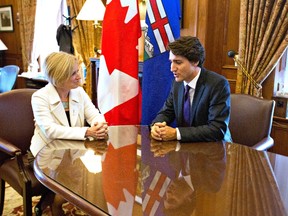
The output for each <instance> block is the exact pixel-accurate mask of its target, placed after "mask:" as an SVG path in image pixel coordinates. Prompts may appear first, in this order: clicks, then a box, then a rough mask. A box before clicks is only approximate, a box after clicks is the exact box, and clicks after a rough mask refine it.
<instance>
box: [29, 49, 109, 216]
mask: <svg viewBox="0 0 288 216" xmlns="http://www.w3.org/2000/svg"><path fill="white" fill-rule="evenodd" d="M44 71H45V75H46V77H47V78H48V81H49V83H48V84H47V85H46V86H45V87H43V88H41V89H39V90H37V91H36V92H35V93H34V94H33V95H32V100H31V103H32V109H33V114H34V120H35V130H34V135H33V137H32V140H31V146H30V151H31V153H32V155H31V153H30V159H31V160H30V162H31V161H32V160H33V156H35V155H36V154H37V153H38V152H39V151H40V150H41V148H43V146H45V145H46V144H48V143H50V142H52V141H53V140H55V139H70V140H71V139H72V140H85V139H86V138H90V137H92V138H95V139H104V138H106V137H107V133H108V126H107V123H106V121H105V118H104V116H103V115H101V114H100V112H99V110H98V109H97V108H96V107H95V106H94V104H93V103H92V101H91V99H90V98H89V96H88V95H87V93H86V92H85V91H84V89H83V88H82V87H81V78H82V77H81V74H80V73H79V64H78V60H77V58H76V57H75V56H74V55H71V54H68V53H65V52H53V53H51V54H50V55H48V56H47V58H46V59H45V61H44ZM86 122H87V123H88V124H89V126H86V125H87V124H85V123H86ZM55 199H56V196H55ZM55 199H54V201H55ZM39 205H41V202H40V204H39ZM39 205H37V206H38V207H37V208H36V209H35V210H36V211H38V212H39V214H38V215H41V209H42V208H41V206H39ZM61 205H62V203H61V202H59V204H58V207H57V206H56V207H55V209H54V210H55V211H54V210H53V207H52V213H53V211H54V213H53V215H61V213H60V212H59V211H60V210H61ZM57 208H58V210H59V209H60V210H59V211H58V210H57ZM57 211H58V212H57Z"/></svg>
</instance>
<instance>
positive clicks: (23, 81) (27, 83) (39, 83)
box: [16, 72, 48, 89]
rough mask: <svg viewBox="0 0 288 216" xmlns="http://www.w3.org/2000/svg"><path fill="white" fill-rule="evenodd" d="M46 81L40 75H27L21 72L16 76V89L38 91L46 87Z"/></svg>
mask: <svg viewBox="0 0 288 216" xmlns="http://www.w3.org/2000/svg"><path fill="white" fill-rule="evenodd" d="M47 83H48V81H47V80H46V79H44V78H43V76H41V75H40V73H39V75H34V76H32V75H27V73H25V72H23V73H22V74H20V75H18V77H17V80H16V88H33V89H40V88H42V87H44V86H45V85H47Z"/></svg>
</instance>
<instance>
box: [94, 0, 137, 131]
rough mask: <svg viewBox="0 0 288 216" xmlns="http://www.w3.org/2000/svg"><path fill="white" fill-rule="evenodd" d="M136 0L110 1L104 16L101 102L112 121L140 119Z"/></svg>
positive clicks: (108, 118)
mask: <svg viewBox="0 0 288 216" xmlns="http://www.w3.org/2000/svg"><path fill="white" fill-rule="evenodd" d="M140 36H141V29H140V16H139V12H138V1H137V0H129V1H123V0H110V1H107V5H106V11H105V15H104V19H103V31H102V56H101V57H100V71H99V82H98V89H97V92H98V105H99V109H100V111H101V112H102V113H104V115H105V119H106V120H107V121H108V124H109V125H119V124H121V125H125V124H139V123H140V116H141V114H140V106H141V102H140V95H141V94H140V84H139V80H138V49H137V47H138V38H139V37H140Z"/></svg>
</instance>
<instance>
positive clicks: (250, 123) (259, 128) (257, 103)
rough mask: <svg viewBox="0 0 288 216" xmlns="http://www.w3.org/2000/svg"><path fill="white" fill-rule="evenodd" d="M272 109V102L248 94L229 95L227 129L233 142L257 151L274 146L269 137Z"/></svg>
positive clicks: (273, 104)
mask: <svg viewBox="0 0 288 216" xmlns="http://www.w3.org/2000/svg"><path fill="white" fill-rule="evenodd" d="M274 108H275V101H274V100H267V99H262V98H259V97H255V96H252V95H248V94H231V118H230V123H229V129H230V131H231V135H232V139H233V142H235V143H239V144H243V145H247V146H250V147H252V148H254V149H257V150H267V149H269V148H271V147H272V146H273V145H274V140H273V139H272V138H271V136H270V133H271V128H272V122H273V114H274Z"/></svg>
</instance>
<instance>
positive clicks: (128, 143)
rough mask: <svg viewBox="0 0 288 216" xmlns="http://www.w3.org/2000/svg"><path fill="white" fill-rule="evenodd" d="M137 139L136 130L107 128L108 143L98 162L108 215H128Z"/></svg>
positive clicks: (135, 177)
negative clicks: (100, 160) (100, 161)
mask: <svg viewBox="0 0 288 216" xmlns="http://www.w3.org/2000/svg"><path fill="white" fill-rule="evenodd" d="M117 130H118V131H117ZM137 135H138V128H137V127H136V126H123V127H122V128H121V129H119V128H117V127H113V126H112V127H110V128H109V142H110V143H109V145H108V150H107V152H106V153H105V155H104V160H103V162H102V177H103V183H102V184H103V191H104V195H105V199H106V202H107V206H108V211H109V214H111V215H118V216H122V215H123V216H129V215H132V211H133V205H134V200H135V195H136V188H137V182H138V171H137V169H136V163H137V153H136V151H137V144H136V143H137Z"/></svg>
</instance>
